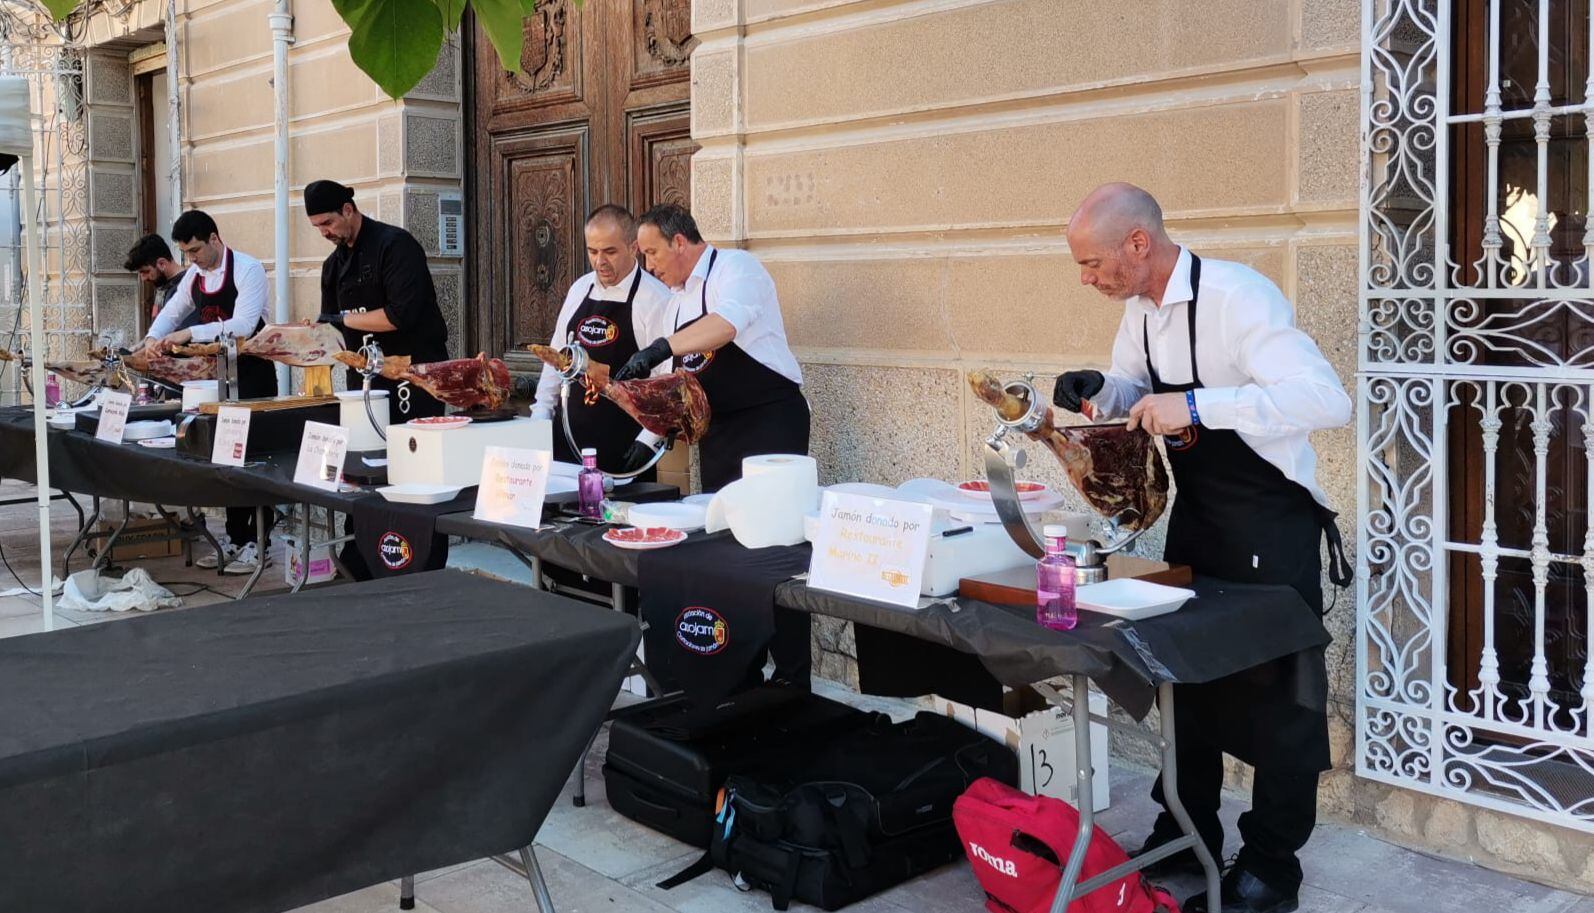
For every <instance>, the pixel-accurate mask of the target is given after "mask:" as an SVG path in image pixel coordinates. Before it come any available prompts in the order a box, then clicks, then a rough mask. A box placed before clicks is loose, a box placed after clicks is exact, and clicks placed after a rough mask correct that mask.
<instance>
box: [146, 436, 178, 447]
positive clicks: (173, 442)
mask: <svg viewBox="0 0 1594 913" xmlns="http://www.w3.org/2000/svg"><path fill="white" fill-rule="evenodd" d="M138 446H140V447H148V448H149V449H151V450H171V449H172V448H174V447H176V446H177V438H174V437H152V438H147V439H145V440H142V441H139V442H138Z"/></svg>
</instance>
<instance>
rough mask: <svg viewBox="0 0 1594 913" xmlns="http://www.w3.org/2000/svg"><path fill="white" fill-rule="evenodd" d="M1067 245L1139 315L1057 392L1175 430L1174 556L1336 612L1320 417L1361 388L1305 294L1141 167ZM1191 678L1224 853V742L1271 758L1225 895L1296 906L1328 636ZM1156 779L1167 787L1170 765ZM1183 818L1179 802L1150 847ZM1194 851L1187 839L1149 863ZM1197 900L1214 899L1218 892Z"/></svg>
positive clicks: (1185, 762)
mask: <svg viewBox="0 0 1594 913" xmlns="http://www.w3.org/2000/svg"><path fill="white" fill-rule="evenodd" d="M1068 245H1069V250H1070V252H1071V254H1072V255H1073V257H1074V260H1075V261H1076V262H1077V263H1078V264H1079V267H1080V280H1081V281H1082V282H1083V283H1084V284H1086V285H1091V286H1094V287H1095V288H1096V289H1097V291H1100V292H1101V293H1102V294H1104V295H1106V296H1108V297H1109V298H1112V299H1114V300H1119V301H1123V302H1124V317H1123V321H1122V323H1121V324H1120V325H1119V329H1118V336H1117V339H1116V341H1115V342H1114V344H1113V354H1112V367H1111V369H1110V370H1109V371H1108V372H1107V373H1106V374H1105V375H1104V374H1102V373H1101V372H1099V371H1070V372H1068V373H1066V374H1063V375H1062V376H1061V377H1059V378H1058V379H1057V384H1056V391H1055V394H1054V402H1055V403H1056V404H1057V405H1058V406H1059V407H1061V408H1063V409H1068V410H1072V411H1075V412H1083V413H1084V414H1086V415H1087V416H1089V417H1092V418H1096V419H1112V418H1119V417H1124V416H1127V418H1128V422H1129V426H1130V427H1131V428H1137V427H1138V428H1143V429H1145V430H1146V431H1147V432H1149V433H1152V434H1159V435H1163V436H1164V444H1165V447H1166V451H1167V455H1168V463H1169V465H1170V466H1171V468H1172V470H1173V477H1174V482H1175V486H1176V490H1177V494H1176V496H1175V498H1174V502H1173V509H1172V512H1171V515H1170V517H1169V520H1168V538H1167V546H1166V549H1165V552H1164V557H1165V558H1166V560H1168V561H1170V562H1174V563H1180V564H1188V565H1190V567H1191V568H1192V570H1194V571H1195V573H1197V574H1202V575H1206V576H1210V577H1216V578H1220V579H1224V580H1234V581H1240V582H1245V583H1263V584H1283V585H1288V586H1290V587H1292V588H1294V589H1295V590H1296V591H1297V592H1298V593H1300V595H1301V597H1302V598H1303V599H1304V600H1305V601H1306V602H1307V604H1309V605H1310V606H1312V608H1314V609H1316V610H1317V611H1318V612H1320V613H1321V612H1322V611H1323V594H1322V584H1321V579H1320V578H1321V574H1322V562H1321V558H1320V555H1319V544H1320V543H1321V541H1322V540H1323V537H1324V535H1325V533H1326V534H1327V536H1328V540H1329V554H1330V558H1331V560H1332V561H1333V564H1331V567H1330V578H1331V579H1332V580H1333V582H1334V583H1336V584H1338V585H1340V586H1344V585H1346V584H1348V583H1349V579H1350V578H1349V568H1348V567H1347V566H1346V565H1345V562H1344V555H1343V549H1342V548H1341V547H1340V544H1339V534H1338V532H1337V531H1336V530H1335V529H1334V522H1333V520H1334V513H1333V511H1331V510H1330V509H1329V508H1328V507H1327V504H1326V500H1327V499H1326V498H1325V497H1324V495H1323V492H1322V490H1321V489H1320V488H1318V486H1317V481H1316V454H1315V453H1314V452H1313V450H1312V446H1311V443H1310V441H1309V440H1308V437H1307V435H1308V434H1309V433H1310V432H1312V431H1314V430H1318V429H1323V428H1334V427H1339V426H1341V425H1344V424H1345V423H1346V422H1348V421H1349V420H1350V417H1351V404H1350V399H1349V397H1347V396H1346V395H1345V390H1344V387H1343V386H1342V385H1341V383H1340V381H1339V378H1338V376H1337V375H1336V374H1335V373H1334V370H1333V368H1332V367H1331V366H1330V365H1329V364H1328V362H1327V361H1326V360H1325V359H1324V358H1323V355H1322V353H1321V352H1320V351H1319V350H1318V347H1317V345H1316V344H1315V343H1314V342H1313V341H1312V340H1311V338H1310V337H1308V336H1307V335H1306V334H1305V333H1302V332H1301V331H1300V330H1298V329H1296V327H1295V322H1294V312H1293V309H1292V307H1291V305H1290V302H1289V301H1288V300H1287V299H1285V297H1284V295H1283V294H1282V293H1281V292H1280V291H1279V289H1278V287H1277V286H1275V285H1274V284H1273V283H1272V282H1271V281H1269V280H1268V279H1267V278H1266V277H1264V276H1262V275H1261V274H1260V273H1257V272H1256V271H1255V270H1253V269H1251V268H1250V267H1247V266H1244V265H1242V264H1239V263H1232V262H1227V261H1223V260H1215V259H1210V258H1202V257H1199V256H1197V255H1195V254H1194V253H1192V252H1191V251H1189V250H1188V249H1186V248H1184V247H1181V246H1180V245H1178V244H1175V243H1174V242H1173V241H1171V240H1169V238H1168V236H1167V234H1166V232H1165V231H1164V229H1163V224H1162V210H1161V208H1160V207H1159V206H1158V205H1157V202H1156V200H1154V199H1153V198H1152V197H1151V195H1150V194H1148V193H1146V192H1145V191H1144V190H1141V189H1140V188H1138V187H1134V186H1132V185H1128V184H1108V185H1105V186H1103V187H1100V188H1097V189H1096V190H1095V191H1093V192H1092V193H1091V194H1090V196H1088V197H1086V198H1085V201H1084V202H1083V203H1081V204H1080V206H1079V209H1078V210H1077V211H1076V212H1075V213H1074V215H1073V217H1072V218H1071V219H1070V220H1069V224H1068ZM1198 610H1199V609H1198V608H1197V609H1193V610H1191V611H1198ZM1234 633H1235V636H1244V632H1241V631H1236V632H1234ZM1175 695H1176V700H1175V706H1176V707H1177V708H1178V713H1177V718H1176V724H1177V736H1178V764H1179V793H1180V797H1181V798H1182V799H1183V800H1184V805H1185V808H1186V809H1187V810H1188V811H1189V812H1190V815H1191V817H1192V819H1193V820H1194V823H1195V826H1196V829H1197V830H1198V831H1199V832H1200V834H1201V836H1202V838H1203V839H1204V840H1205V841H1206V843H1207V846H1208V848H1209V849H1211V851H1212V855H1213V857H1214V858H1216V859H1222V858H1223V852H1222V849H1223V826H1222V824H1221V823H1219V820H1218V806H1219V803H1220V798H1221V789H1222V782H1223V755H1224V753H1225V752H1226V753H1228V754H1232V755H1234V756H1235V757H1237V758H1239V759H1241V760H1242V761H1245V762H1246V763H1249V764H1251V765H1252V766H1254V767H1255V769H1256V778H1255V783H1254V786H1253V788H1252V794H1251V798H1252V807H1251V810H1250V811H1248V812H1246V813H1245V814H1244V815H1241V816H1240V822H1239V830H1240V835H1241V837H1242V838H1243V840H1244V846H1243V848H1242V849H1241V851H1240V854H1239V857H1238V859H1237V860H1236V861H1235V863H1234V865H1233V866H1232V867H1231V868H1230V869H1229V871H1228V872H1227V873H1226V874H1225V876H1224V879H1223V894H1222V903H1223V910H1224V911H1225V913H1236V911H1238V913H1288V911H1292V910H1295V909H1296V906H1297V900H1296V898H1297V895H1298V893H1299V890H1300V884H1301V866H1300V861H1299V859H1298V858H1297V856H1296V853H1297V852H1298V851H1299V850H1300V848H1301V847H1303V846H1305V844H1306V841H1307V839H1308V838H1310V836H1311V833H1312V828H1313V826H1314V824H1315V822H1316V814H1317V781H1318V776H1319V774H1321V773H1322V772H1323V771H1325V770H1327V769H1328V768H1329V753H1328V720H1327V708H1326V700H1327V671H1326V669H1325V667H1324V662H1323V651H1322V650H1321V649H1320V648H1319V649H1315V650H1311V651H1306V652H1303V653H1299V654H1295V655H1293V656H1287V657H1284V658H1282V659H1279V660H1275V661H1273V662H1271V663H1267V664H1265V665H1262V666H1259V667H1257V668H1255V669H1250V670H1247V671H1245V672H1242V673H1239V674H1236V675H1233V676H1230V677H1228V678H1225V679H1221V680H1219V681H1216V682H1211V683H1208V684H1201V685H1180V686H1175ZM1152 795H1153V797H1154V798H1156V799H1157V801H1158V802H1162V794H1161V781H1160V780H1159V781H1158V787H1157V789H1155V790H1153V793H1152ZM1177 836H1179V829H1178V826H1177V825H1176V824H1175V823H1174V821H1173V819H1172V817H1171V816H1170V815H1169V814H1168V813H1167V812H1166V811H1164V812H1163V814H1162V815H1161V816H1160V817H1159V818H1158V820H1157V823H1156V825H1155V827H1154V828H1153V830H1152V834H1151V836H1150V837H1148V838H1147V840H1146V844H1145V846H1144V847H1143V849H1142V851H1144V850H1146V849H1150V848H1152V847H1155V846H1158V845H1160V844H1162V843H1165V842H1167V841H1169V840H1171V839H1173V838H1175V837H1177ZM1195 865H1196V864H1195V858H1194V855H1193V854H1192V853H1188V852H1186V853H1182V854H1179V855H1177V856H1174V857H1171V858H1170V859H1169V860H1165V861H1164V862H1162V863H1159V864H1158V865H1156V866H1153V867H1152V869H1151V870H1150V871H1152V872H1153V873H1168V872H1173V871H1178V870H1180V869H1184V868H1190V867H1193V866H1195ZM1183 908H1184V909H1185V910H1186V911H1187V913H1215V911H1207V907H1206V895H1205V894H1204V893H1203V894H1200V895H1198V896H1197V897H1194V898H1191V899H1190V900H1189V901H1186V903H1185V905H1184V907H1183Z"/></svg>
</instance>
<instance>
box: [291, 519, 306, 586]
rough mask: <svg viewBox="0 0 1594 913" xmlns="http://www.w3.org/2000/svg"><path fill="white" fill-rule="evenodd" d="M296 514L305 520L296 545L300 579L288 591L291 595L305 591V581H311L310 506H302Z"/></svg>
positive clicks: (300, 527)
mask: <svg viewBox="0 0 1594 913" xmlns="http://www.w3.org/2000/svg"><path fill="white" fill-rule="evenodd" d="M294 512H295V513H296V514H298V513H302V514H303V517H304V519H303V521H302V522H300V524H299V541H298V542H296V543H294V544H295V545H296V546H297V547H298V549H299V577H298V579H297V580H295V581H294V582H293V587H292V588H291V589H289V590H288V592H290V593H297V592H299V591H300V590H302V589H304V584H305V581H307V580H309V579H310V505H308V504H300V505H298V506H297V507H295V508H294Z"/></svg>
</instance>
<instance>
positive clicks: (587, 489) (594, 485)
mask: <svg viewBox="0 0 1594 913" xmlns="http://www.w3.org/2000/svg"><path fill="white" fill-rule="evenodd" d="M576 491H577V494H578V495H579V496H580V498H581V516H583V517H590V518H591V519H593V520H602V519H603V473H602V472H601V471H600V470H599V469H598V451H596V450H594V449H592V448H591V447H587V448H585V449H583V450H582V451H581V474H580V475H579V476H577V477H576Z"/></svg>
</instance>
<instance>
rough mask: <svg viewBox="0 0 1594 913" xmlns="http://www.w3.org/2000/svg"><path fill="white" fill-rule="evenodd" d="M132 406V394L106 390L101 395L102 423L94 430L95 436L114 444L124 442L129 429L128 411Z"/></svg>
mask: <svg viewBox="0 0 1594 913" xmlns="http://www.w3.org/2000/svg"><path fill="white" fill-rule="evenodd" d="M132 408H133V396H132V394H130V393H115V392H112V391H110V390H107V391H105V394H104V395H103V396H101V397H100V424H99V427H98V428H96V429H95V430H94V437H95V438H97V439H99V440H102V441H110V442H111V443H112V444H120V443H122V435H123V433H125V432H126V431H127V413H128V410H130V409H132Z"/></svg>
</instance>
